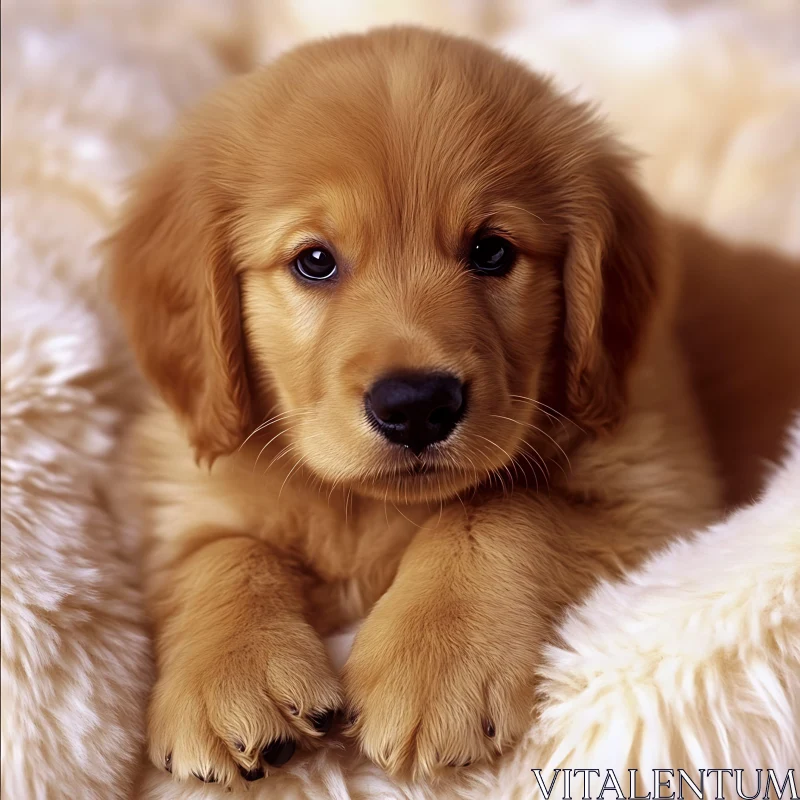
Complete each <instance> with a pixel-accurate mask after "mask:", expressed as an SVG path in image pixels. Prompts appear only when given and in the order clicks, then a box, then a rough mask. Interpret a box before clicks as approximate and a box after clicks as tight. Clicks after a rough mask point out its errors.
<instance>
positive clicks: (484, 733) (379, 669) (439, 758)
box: [344, 597, 535, 779]
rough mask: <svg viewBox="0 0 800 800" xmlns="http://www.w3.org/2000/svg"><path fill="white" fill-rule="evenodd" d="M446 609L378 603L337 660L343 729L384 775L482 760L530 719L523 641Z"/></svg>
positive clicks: (528, 655)
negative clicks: (345, 717) (346, 722)
mask: <svg viewBox="0 0 800 800" xmlns="http://www.w3.org/2000/svg"><path fill="white" fill-rule="evenodd" d="M385 600H389V598H388V597H387V598H385ZM449 612H451V613H448V610H446V609H443V608H438V609H436V611H435V613H433V614H431V613H430V612H429V610H427V609H425V608H423V607H422V606H418V607H417V608H416V609H413V608H410V609H398V608H396V607H393V606H392V605H391V603H389V604H385V603H383V602H382V603H380V604H379V605H378V606H377V607H376V608H375V610H374V611H373V613H372V614H371V615H370V617H369V618H368V619H367V621H366V623H365V624H364V627H363V628H362V629H361V631H360V632H359V634H358V637H357V638H356V642H355V645H354V648H353V652H352V653H351V655H350V659H349V660H348V662H347V665H346V667H345V673H344V685H345V693H346V695H347V702H348V706H349V712H348V713H349V717H350V722H351V726H350V728H349V732H350V733H351V735H353V736H355V737H356V738H357V740H358V742H359V743H360V746H361V748H362V750H363V752H364V753H365V754H366V755H367V756H368V757H369V758H371V759H372V760H373V761H374V762H375V763H376V764H378V765H379V766H381V767H383V768H384V769H385V770H386V771H387V772H389V773H390V774H393V775H397V776H400V777H404V778H410V779H418V778H426V777H431V776H434V775H436V774H440V773H447V772H448V771H449V770H451V769H452V768H454V767H465V766H469V765H471V764H473V763H476V762H480V761H491V760H492V759H494V758H495V757H496V756H497V755H499V754H500V753H501V752H503V751H504V750H505V749H507V748H508V747H509V746H510V745H511V744H512V743H513V742H514V741H515V740H516V739H518V738H519V736H520V735H521V734H522V733H523V732H524V730H525V729H526V728H527V727H528V726H529V725H530V722H531V719H532V709H533V693H534V682H533V676H534V670H535V663H534V657H533V655H532V652H531V648H529V647H527V646H525V645H522V646H521V645H520V642H518V641H517V642H514V641H513V640H511V641H508V642H505V643H504V641H503V636H504V633H503V632H502V631H501V630H500V629H503V628H505V626H503V625H500V626H498V627H497V628H494V629H493V626H492V625H491V624H489V622H488V621H487V620H480V619H479V618H472V619H469V618H468V617H469V615H464V614H462V613H460V609H458V608H451V609H449ZM508 632H509V631H508V630H505V633H508Z"/></svg>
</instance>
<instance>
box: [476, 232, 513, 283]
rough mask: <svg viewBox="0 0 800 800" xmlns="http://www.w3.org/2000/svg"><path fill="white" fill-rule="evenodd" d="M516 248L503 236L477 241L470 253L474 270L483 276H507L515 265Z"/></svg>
mask: <svg viewBox="0 0 800 800" xmlns="http://www.w3.org/2000/svg"><path fill="white" fill-rule="evenodd" d="M514 256H515V253H514V247H513V245H512V244H511V242H508V241H506V240H505V239H504V238H503V237H502V236H483V237H482V238H480V239H476V240H475V241H474V242H473V244H472V249H471V250H470V253H469V261H470V266H471V267H472V269H473V270H474V271H475V272H477V273H479V274H481V275H493V276H495V275H505V274H506V272H508V271H509V270H510V269H511V267H512V266H513V264H514Z"/></svg>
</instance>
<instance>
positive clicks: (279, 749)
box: [261, 739, 295, 767]
mask: <svg viewBox="0 0 800 800" xmlns="http://www.w3.org/2000/svg"><path fill="white" fill-rule="evenodd" d="M294 748H295V743H294V741H293V740H292V739H285V740H284V739H276V740H275V741H274V742H271V743H270V744H268V745H267V746H266V747H265V748H264V749H263V750H262V751H261V755H262V756H264V761H266V762H267V764H269V765H270V766H271V767H282V766H283V765H284V764H285V763H286V762H287V761H288V760H289V759H290V758H291V757H292V756H293V755H294Z"/></svg>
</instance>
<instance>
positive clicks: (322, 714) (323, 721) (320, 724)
mask: <svg viewBox="0 0 800 800" xmlns="http://www.w3.org/2000/svg"><path fill="white" fill-rule="evenodd" d="M333 715H334V711H333V709H332V708H331V709H328V710H327V711H314V712H313V713H311V714H309V715H308V720H309V722H310V723H311V724H312V725H313V726H314V730H315V731H318V732H319V733H321V734H323V736H324V735H325V734H326V733H327V732H328V731H329V730H330V729H331V725H333Z"/></svg>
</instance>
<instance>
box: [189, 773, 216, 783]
mask: <svg viewBox="0 0 800 800" xmlns="http://www.w3.org/2000/svg"><path fill="white" fill-rule="evenodd" d="M192 775H194V776H195V778H197V780H199V781H203V783H216V782H217V779H216V777H215V776H214V773H213V772H210V773H209V774H208V775H201V774H200V773H199V772H195V771H194V770H192Z"/></svg>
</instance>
